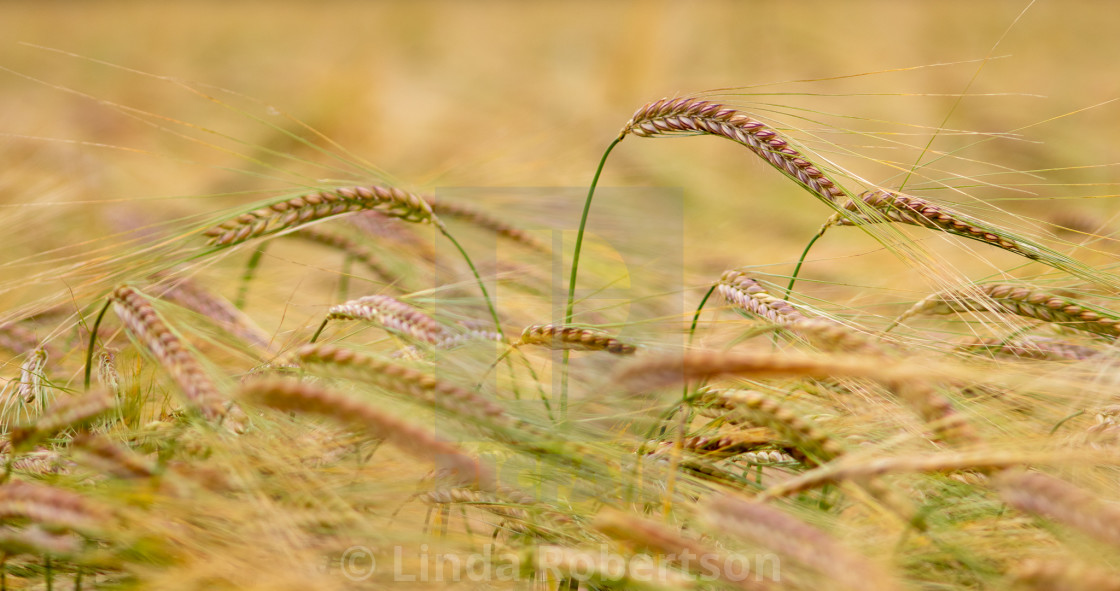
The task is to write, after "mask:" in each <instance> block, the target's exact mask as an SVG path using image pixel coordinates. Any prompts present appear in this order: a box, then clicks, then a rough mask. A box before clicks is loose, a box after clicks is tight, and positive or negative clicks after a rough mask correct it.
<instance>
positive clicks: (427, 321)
mask: <svg viewBox="0 0 1120 591" xmlns="http://www.w3.org/2000/svg"><path fill="white" fill-rule="evenodd" d="M331 320H366V321H369V322H374V323H377V324H379V325H381V327H382V328H384V329H385V330H388V331H390V332H394V333H398V334H403V335H405V336H408V337H410V338H413V339H416V340H418V341H420V342H423V343H428V344H429V345H438V344H439V343H441V342H443V341H445V340H447V339H448V338H450V337H452V336H454V335H453V333H452V332H450V331H449V330H448V329H447V328H446V327H445V326H443V325H442V324H440V323H439V322H438V321H436V319H435V318H432V317H431V316H429V315H427V314H425V313H424V312H422V311H420V310H419V309H418V308H416V307H414V306H411V305H409V304H406V303H404V302H402V301H400V300H398V299H396V298H393V297H390V296H387V295H372V296H365V297H361V298H358V299H356V300H350V301H348V302H343V303H341V304H338V305H336V306H331V308H330V310H328V312H327V318H326V319H325V320H324V321H323V325H322V326H320V327H319V330H318V331H317V332H316V333H315V335H314V336H313V337H312V339H311V342H312V343H314V342H315V341H316V340H317V339H318V336H319V334H320V333H322V330H323V327H325V326H326V323H327V322H328V321H331Z"/></svg>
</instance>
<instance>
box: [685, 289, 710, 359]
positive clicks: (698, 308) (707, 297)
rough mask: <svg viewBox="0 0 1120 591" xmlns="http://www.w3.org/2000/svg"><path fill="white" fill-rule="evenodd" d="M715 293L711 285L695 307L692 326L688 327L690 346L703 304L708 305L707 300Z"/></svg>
mask: <svg viewBox="0 0 1120 591" xmlns="http://www.w3.org/2000/svg"><path fill="white" fill-rule="evenodd" d="M715 292H716V286H715V285H714V284H713V285H712V286H711V287H709V288H708V293H706V294H704V298H703V299H701V300H700V305H699V306H696V313H695V314H693V315H692V326H690V327H688V344H689V346H692V337H693V336H695V335H696V325H697V324H698V323H699V322H700V311H701V310H703V309H704V304H707V303H708V299H709V298H711V297H712V294H713V293H715Z"/></svg>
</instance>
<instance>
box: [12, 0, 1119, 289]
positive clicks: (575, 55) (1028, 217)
mask: <svg viewBox="0 0 1120 591" xmlns="http://www.w3.org/2000/svg"><path fill="white" fill-rule="evenodd" d="M1028 4H1030V6H1029V8H1028ZM1118 25H1120V10H1117V9H1116V7H1115V6H1114V5H1113V4H1112V3H1109V2H1098V1H1063V2H1057V1H1041V2H1037V3H1034V4H1031V3H1029V2H1027V1H1023V0H1016V1H1002V0H993V1H988V2H976V1H973V0H946V1H941V2H936V3H934V2H922V3H919V2H890V1H885V0H865V1H850V2H842V3H841V2H825V1H820V2H818V1H803V2H700V3H682V2H611V3H601V2H590V1H589V2H548V3H543V2H541V3H536V2H533V3H526V2H499V1H487V2H451V1H448V2H438V1H420V2H399V3H397V2H332V1H323V2H294V1H292V2H206V1H192V2H159V3H144V2H5V3H3V5H2V6H0V39H2V40H3V41H2V42H0V66H2V67H3V68H4V70H3V71H0V79H2V82H0V158H2V159H3V161H4V166H3V167H0V168H2V170H0V202H2V203H3V204H4V205H5V212H4V215H5V216H6V217H7V219H8V222H9V224H11V225H10V226H9V227H18V228H19V229H20V230H24V229H28V228H34V227H39V226H40V225H41V224H43V223H45V222H50V223H51V224H53V226H52V228H53V229H52V233H51V235H52V236H54V237H55V238H54V239H55V240H57V241H59V242H60V243H73V240H74V237H75V235H78V234H82V233H88V232H90V231H95V229H96V227H97V226H98V225H100V224H105V225H108V226H111V225H123V226H125V227H127V226H129V225H130V224H139V223H141V222H140V221H139V220H141V219H144V220H148V219H151V218H152V217H153V216H154V217H155V218H159V217H160V216H163V217H165V218H166V217H173V216H188V215H193V214H197V213H202V212H206V211H211V210H215V209H218V208H220V207H227V206H229V205H231V204H233V203H236V202H238V201H237V200H238V199H241V200H242V201H245V200H250V199H261V198H264V197H267V196H269V195H274V194H277V191H291V190H293V188H297V187H299V186H301V185H302V186H308V185H313V184H314V182H315V181H317V180H319V179H322V180H328V179H345V180H348V181H349V180H353V181H358V182H375V181H377V180H378V178H377V175H378V174H379V175H381V177H382V178H383V179H385V180H389V181H391V182H394V183H398V184H399V185H400V186H402V187H404V188H407V189H411V190H418V191H438V190H439V188H441V187H480V186H481V187H485V186H494V187H542V186H558V187H578V186H586V185H587V184H588V183H589V182H590V179H591V176H592V173H593V172H594V169H595V166H596V164H597V162H598V160H599V158H600V156H601V154H602V151H603V149H604V148H605V147H606V145H607V144H608V143H609V142H610V141H611V139H613V138H614V137H615V136H616V135H617V133H618V130H619V129H620V128H621V127H622V126H623V124H625V122H626V121H627V119H628V118H629V117H630V115H631V114H632V113H633V112H634V111H635V109H637V108H638V107H640V106H641V105H643V104H644V103H647V102H649V101H652V100H655V99H658V98H661V97H663V96H673V95H684V94H690V93H695V92H699V91H704V90H709V89H720V88H735V87H740V89H739V90H728V91H725V92H724V93H723V94H721V95H720V96H719V99H720V100H725V101H728V102H732V103H734V104H735V105H737V106H739V107H742V108H743V109H745V110H747V111H748V112H751V113H755V114H758V115H759V116H762V117H765V118H767V121H769V122H771V123H773V124H774V125H777V126H779V127H781V128H783V129H785V130H786V131H787V132H788V133H789V134H790V135H791V136H792V137H794V138H795V139H798V140H800V141H801V142H802V143H803V145H805V146H807V147H809V148H811V149H815V150H819V153H820V154H822V155H825V156H827V157H828V158H829V159H830V160H831V161H833V162H835V163H836V164H837V166H842V167H844V168H845V169H847V170H849V171H851V172H852V173H853V174H854V175H856V176H859V177H861V178H863V179H866V180H867V181H868V182H869V183H871V184H880V185H882V186H885V187H888V188H898V187H900V186H902V184H903V182H904V179H905V183H906V187H907V188H910V189H912V190H915V191H919V190H923V191H926V193H921V194H923V195H925V196H929V197H931V198H942V199H945V200H947V201H949V202H953V203H957V204H959V205H961V206H962V207H964V208H968V207H970V203H971V200H974V199H975V200H979V201H978V202H983V203H985V204H989V205H992V206H998V207H999V208H1001V209H1004V210H1007V211H1008V212H1010V213H1011V214H1014V215H1015V216H1023V217H1019V218H1016V217H1014V216H1011V217H1009V218H1008V219H1010V220H1012V222H1013V223H1015V224H1020V225H1021V227H1022V228H1024V229H1027V228H1033V229H1032V230H1031V231H1035V230H1037V231H1038V232H1043V231H1044V230H1045V224H1044V223H1045V222H1049V221H1052V219H1058V218H1061V216H1067V218H1069V219H1074V218H1076V219H1080V220H1084V219H1089V220H1098V221H1100V222H1101V226H1100V228H1104V227H1105V226H1107V224H1108V223H1109V221H1110V220H1111V218H1112V217H1113V216H1114V213H1113V212H1114V211H1115V210H1116V208H1115V201H1114V199H1112V198H1111V197H1112V194H1113V193H1114V192H1115V189H1114V187H1113V186H1112V185H1113V182H1114V181H1115V176H1116V174H1115V167H1114V166H1113V164H1114V163H1116V162H1117V161H1120V149H1118V148H1117V146H1116V145H1115V143H1116V142H1115V140H1114V136H1113V134H1112V133H1110V132H1111V130H1114V129H1117V128H1120V104H1116V103H1108V101H1111V100H1113V99H1114V98H1115V97H1117V96H1120V77H1117V76H1116V75H1115V72H1116V65H1115V62H1116V57H1117V56H1118V55H1120V37H1118V36H1117V35H1116V34H1115V32H1116V30H1117V26H1118ZM44 48H49V49H44ZM161 77H162V78H161ZM180 80H182V81H189V82H190V85H189V86H188V85H181V84H179V83H178V81H180ZM962 93H963V94H967V96H963V97H962V96H961V95H962ZM218 101H221V103H219V102H218ZM296 120H299V121H302V122H303V123H305V124H306V125H307V126H310V127H312V128H314V129H315V130H317V133H320V134H321V136H318V135H315V134H314V133H312V132H310V131H308V129H307V128H304V127H302V126H301V124H300V123H297V122H296ZM940 128H944V129H945V130H947V131H945V132H944V133H942V134H940V135H938V136H937V137H936V138H933V131H934V130H936V129H940ZM289 133H293V134H299V135H301V136H303V137H308V138H313V139H314V141H315V142H316V143H317V144H318V145H320V146H323V147H324V150H325V151H318V150H316V149H313V148H310V147H308V146H306V145H302V144H300V143H298V142H297V141H295V140H293V139H292V137H291V136H290V135H288V134H289ZM326 138H329V142H328V141H327V139H326ZM931 141H932V143H931ZM927 144H929V145H930V147H931V151H930V152H928V153H925V154H923V148H924V147H925V146H926V145H927ZM344 150H345V151H347V152H345V153H348V154H349V155H350V156H348V158H351V159H358V158H360V159H361V160H363V161H365V162H368V163H370V164H371V165H372V167H376V169H378V171H380V172H377V173H375V172H374V171H373V170H372V168H371V169H367V171H366V172H368V173H369V174H366V175H363V173H361V172H357V173H356V172H355V171H354V169H353V168H352V167H342V166H341V165H339V166H340V167H341V168H332V166H333V165H335V164H338V161H337V160H335V157H334V156H333V155H337V154H343V153H344ZM919 159H921V162H922V164H923V165H922V166H921V167H919V168H918V169H917V171H916V172H915V174H914V175H912V176H911V177H910V178H906V176H907V175H906V172H907V169H908V167H909V166H910V165H913V164H914V163H915V162H918V161H919ZM342 168H344V169H345V170H342ZM1028 171H1033V172H1031V173H1029V174H1028ZM363 176H365V177H367V178H363ZM300 179H302V180H300ZM602 183H603V184H604V185H606V186H634V185H638V186H643V185H648V186H665V187H679V188H680V190H681V194H682V195H683V200H684V203H683V206H684V211H685V217H684V220H683V228H684V239H683V244H684V248H685V252H684V256H683V261H684V264H685V266H686V267H688V268H690V269H691V271H690V273H691V272H695V276H694V277H693V276H691V275H690V278H689V279H688V280H689V281H690V282H697V283H700V282H704V281H708V280H710V278H711V277H712V274H713V273H716V274H718V272H719V271H720V270H722V269H723V268H727V267H728V266H739V265H771V264H775V265H777V267H774V272H775V273H777V274H779V275H780V274H782V273H788V272H789V269H790V268H791V266H792V265H791V264H792V262H793V261H795V260H796V258H797V256H798V254H799V253H800V250H801V248H802V246H803V245H804V243H805V241H806V240H808V238H810V237H811V236H812V235H813V234H814V233H815V231H816V229H817V228H818V227H819V225H820V224H821V222H822V221H823V220H824V219H825V218H827V216H828V215H829V213H830V212H829V211H828V209H827V208H826V207H824V206H823V205H821V204H819V203H817V202H816V201H815V200H814V199H813V198H812V197H811V196H809V195H807V194H804V193H803V192H801V190H800V189H799V188H798V187H796V186H795V185H793V184H792V183H790V182H789V181H787V180H786V179H785V178H784V177H782V176H781V175H780V174H778V173H777V172H775V171H773V170H772V169H770V168H769V167H767V166H766V165H765V164H763V163H761V162H759V161H757V159H755V158H754V156H753V155H751V154H750V153H749V152H747V151H746V150H744V149H743V148H741V147H739V146H735V145H734V144H732V143H731V142H727V141H725V140H721V139H716V138H681V139H671V140H657V141H651V140H644V139H640V138H631V139H629V140H627V141H626V142H624V143H623V144H621V146H620V148H618V149H617V150H616V151H615V153H614V155H613V156H612V159H611V161H610V162H609V163H608V165H607V167H606V171H605V173H604V177H603V181H602ZM944 186H951V187H954V188H953V189H948V190H947V189H943V188H941V187H944ZM853 188H856V189H860V188H861V187H858V186H853ZM1086 197H1095V198H1093V199H1090V198H1086ZM98 204H100V206H99V205H98ZM106 204H112V207H109V206H108V205H106ZM48 205H49V207H48ZM580 205H581V203H578V202H575V203H572V204H571V207H570V210H569V211H570V215H571V220H570V221H566V220H551V221H552V222H554V223H557V224H570V225H573V226H574V224H575V223H576V222H577V220H578V211H579V207H580ZM527 207H528V206H527ZM502 213H503V214H505V215H506V216H507V217H510V218H512V219H519V218H522V217H523V219H531V218H532V216H533V215H534V212H533V211H528V210H527V211H519V210H518V208H517V206H516V204H513V205H509V206H508V207H507V208H505V211H503V212H502ZM553 213H554V212H553ZM131 215H135V216H136V218H135V219H132V218H130V217H129V216H131ZM550 215H551V214H550ZM145 216H147V217H145ZM1079 216H1080V217H1079ZM1113 221H1114V220H1113ZM90 222H93V223H92V224H91V223H90ZM1036 222H1039V223H1043V225H1042V226H1038V227H1037V228H1034V227H1033V226H1032V224H1035V223H1036ZM1038 228H1041V229H1038ZM1100 228H1099V229H1096V230H1093V233H1097V234H1106V231H1105V230H1103V229H1100ZM19 236H22V238H19V237H16V238H13V240H12V241H11V243H10V244H9V247H10V248H12V249H17V250H18V249H20V248H26V249H28V250H33V249H41V248H43V244H42V240H43V239H44V238H43V236H41V235H31V234H26V235H23V234H20V235H19ZM1067 240H1070V241H1071V242H1074V243H1076V242H1078V241H1079V239H1077V238H1076V237H1075V238H1072V239H1067ZM941 241H942V242H945V241H944V240H941ZM949 242H952V241H949ZM957 242H959V241H957ZM931 248H941V246H937V245H933V246H931ZM945 248H946V249H949V250H951V249H952V248H955V246H953V245H949V246H945ZM968 248H969V249H970V251H971V252H974V251H976V249H977V247H976V245H970V246H969V247H968ZM875 249H876V246H875V243H874V241H872V240H870V239H869V238H868V237H867V236H862V235H860V232H858V231H845V230H837V231H836V232H835V236H833V237H832V239H831V240H826V241H822V243H821V245H820V246H819V247H818V250H817V251H814V258H819V259H820V260H821V261H831V260H835V259H836V258H840V259H842V260H844V261H846V264H845V267H853V268H858V267H860V266H861V265H866V266H867V267H868V268H872V269H880V270H881V269H882V265H884V264H893V263H888V262H886V261H890V260H892V259H891V258H890V255H889V254H882V253H878V254H876V253H875V252H873V251H874V250H875ZM989 250H992V249H988V250H984V251H983V254H984V255H986V256H988V257H989V258H990V259H991V260H992V261H995V262H994V263H991V265H990V266H991V267H992V268H1007V265H1006V264H1005V263H1007V262H1009V261H1012V260H1014V257H1011V258H1001V257H1004V255H1005V253H1001V252H994V253H993V252H989ZM1106 250H1107V249H1106V248H1096V249H1090V251H1089V252H1088V253H1082V255H1083V256H1085V257H1089V258H1092V257H1094V256H1098V255H1099V256H1100V257H1101V258H1100V259H1099V260H1090V261H1087V262H1093V263H1099V262H1101V261H1107V260H1111V259H1110V258H1108V257H1110V256H1111V255H1107V253H1105V252H1104V251H1106ZM1094 251H1096V252H1094ZM864 254H869V255H870V256H862V255H864ZM947 256H949V255H947ZM1008 256H1009V255H1008ZM1079 256H1081V255H1079ZM965 258H967V257H965ZM962 260H963V259H962ZM961 264H963V265H965V266H966V267H967V265H969V264H970V263H968V262H967V261H966V262H962V263H961ZM896 267H897V265H895V267H892V268H891V269H890V271H891V272H892V273H893V272H900V273H902V272H904V271H905V270H904V269H897V268H896ZM834 268H835V265H831V266H829V265H827V264H825V263H821V264H820V265H817V268H816V271H813V264H810V266H809V268H808V270H809V271H810V272H816V273H817V275H818V276H819V277H820V278H822V281H825V282H826V283H830V284H833V285H835V283H836V282H842V281H843V279H842V277H839V276H835V277H831V278H830V277H829V275H828V273H829V272H830V271H829V269H834ZM985 268H986V267H984V266H983V265H981V267H980V268H978V270H977V272H978V273H984V272H985V271H984V269H985ZM831 272H832V273H833V275H836V272H835V271H831ZM880 275H881V273H880ZM705 277H706V278H708V279H705ZM888 279H889V280H897V279H898V278H897V277H894V278H891V277H884V278H883V279H882V281H887V280H888ZM875 281H879V279H874V278H872V279H866V280H865V282H866V283H868V284H873V283H874V282H875Z"/></svg>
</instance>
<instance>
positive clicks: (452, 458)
mask: <svg viewBox="0 0 1120 591" xmlns="http://www.w3.org/2000/svg"><path fill="white" fill-rule="evenodd" d="M240 397H241V398H243V399H246V400H251V401H253V402H256V403H260V404H264V405H266V406H270V407H272V408H275V409H278V410H286V411H295V412H302V413H310V414H317V415H322V416H326V417H329V418H331V419H334V420H336V421H339V422H341V423H344V424H348V425H352V426H354V427H359V428H362V429H364V430H366V431H367V432H368V433H369V434H370V435H371V436H373V437H374V438H377V439H383V440H385V441H388V442H389V443H391V444H393V445H394V446H396V447H399V448H400V449H401V450H403V451H405V452H407V453H409V454H411V455H413V456H416V457H418V458H421V459H424V460H428V461H431V462H434V463H435V464H437V465H438V466H440V467H441V468H446V469H448V470H449V472H451V473H452V474H454V476H455V478H456V480H457V481H458V482H459V483H461V484H464V485H467V486H476V487H479V488H480V489H482V490H489V489H490V488H492V486H493V482H492V479H491V478H490V475H489V470H488V469H487V468H486V467H485V466H483V464H482V463H481V462H480V461H479V460H478V459H477V458H475V457H474V456H472V455H470V454H468V453H466V452H465V451H463V450H462V449H460V448H459V447H458V446H457V445H455V444H453V443H451V442H448V441H445V440H443V439H439V438H437V437H436V436H435V435H433V434H432V433H430V432H429V431H427V430H425V429H421V428H420V427H418V426H416V425H413V424H411V423H408V422H405V421H403V420H401V419H398V418H396V417H393V416H390V415H388V414H386V413H384V412H382V411H381V410H380V409H378V408H375V407H373V406H371V405H369V404H366V403H364V402H361V401H358V400H354V399H352V398H349V397H347V396H344V395H342V394H341V393H338V392H335V391H333V390H328V389H326V388H323V387H321V386H317V385H314V384H309V383H306V382H297V381H293V380H267V381H255V382H249V383H247V384H245V385H243V386H242V388H241V393H240Z"/></svg>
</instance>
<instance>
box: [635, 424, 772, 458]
mask: <svg viewBox="0 0 1120 591" xmlns="http://www.w3.org/2000/svg"><path fill="white" fill-rule="evenodd" d="M777 440H778V437H777V436H776V435H775V434H774V432H773V431H770V430H769V429H766V428H755V429H746V430H742V431H732V432H726V433H719V434H716V435H693V436H691V437H685V438H684V439H680V440H677V441H664V440H654V441H650V442H648V443H646V445H645V446H646V447H647V448H654V449H651V450H650V451H649V452H648V454H649V455H654V456H656V455H665V454H667V453H672V452H673V450H674V448H675V447H676V446H678V445H679V446H680V449H683V450H686V451H690V452H693V453H696V454H699V455H703V456H706V457H711V458H728V457H732V456H739V455H741V454H745V453H749V452H752V451H754V450H756V449H758V447H760V446H763V445H771V446H772V445H773V444H775V443H777ZM791 459H792V458H791Z"/></svg>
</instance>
